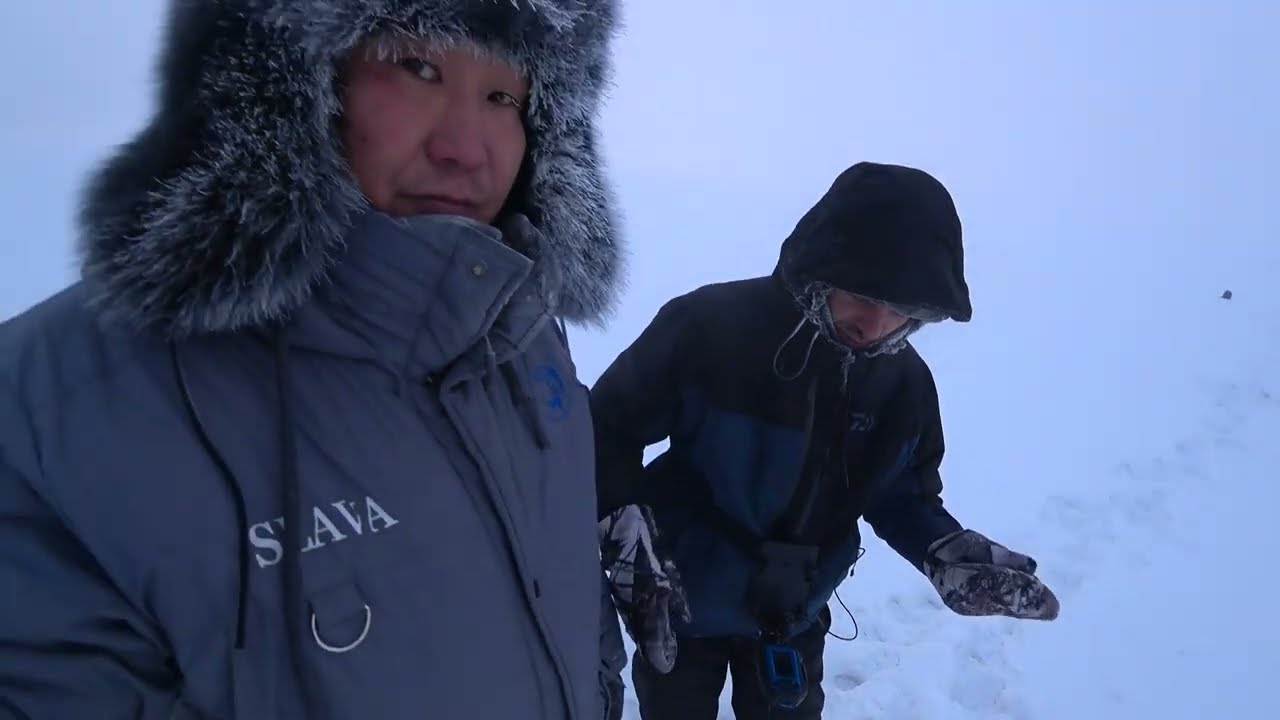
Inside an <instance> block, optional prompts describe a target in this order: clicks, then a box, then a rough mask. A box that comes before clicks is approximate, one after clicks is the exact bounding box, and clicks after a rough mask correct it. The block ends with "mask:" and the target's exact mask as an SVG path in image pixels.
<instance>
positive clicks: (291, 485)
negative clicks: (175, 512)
mask: <svg viewBox="0 0 1280 720" xmlns="http://www.w3.org/2000/svg"><path fill="white" fill-rule="evenodd" d="M274 349H275V374H276V387H277V390H278V402H279V428H278V435H279V441H280V475H281V480H282V483H283V486H284V492H283V501H284V508H283V514H284V522H285V531H284V537H283V538H282V539H281V540H282V542H281V545H282V547H283V553H282V562H283V564H284V565H285V577H284V587H285V607H286V608H295V607H299V606H300V605H301V603H302V567H301V564H300V563H299V562H298V559H297V558H298V555H297V554H298V553H300V552H301V550H302V548H301V545H300V542H299V541H292V542H291V541H290V539H291V538H297V537H298V533H299V530H300V528H301V527H302V525H301V523H300V522H299V520H298V487H299V473H298V453H297V436H296V434H295V431H294V428H295V426H294V417H295V416H294V410H293V397H292V394H293V387H292V383H291V380H292V376H291V374H290V373H289V366H288V354H289V345H288V340H287V339H286V338H285V336H284V332H283V331H277V333H276V336H275V348H274ZM169 357H170V360H171V361H172V364H173V370H174V374H175V376H176V379H177V383H178V392H179V394H180V395H181V396H182V404H183V407H184V409H185V410H186V413H187V416H188V418H189V419H190V421H191V424H192V426H193V428H194V429H195V433H196V437H197V439H198V440H199V442H200V445H201V447H202V448H203V449H204V451H205V453H206V454H207V455H208V456H209V458H211V459H212V460H213V463H214V465H215V467H216V468H217V471H218V475H219V476H221V477H222V479H223V482H224V483H225V484H226V486H227V489H228V490H229V491H230V493H231V498H232V503H233V504H234V506H235V514H236V526H237V527H236V529H237V558H236V559H237V573H236V583H237V588H236V625H235V639H234V644H233V647H234V649H235V650H243V649H244V648H245V645H246V635H247V624H248V621H247V615H248V607H249V555H250V554H251V550H250V548H249V518H248V507H247V504H246V502H245V498H244V491H243V490H241V487H240V483H239V481H237V479H236V476H235V473H234V472H233V471H232V469H231V464H230V463H229V462H227V458H226V456H225V455H223V453H222V452H221V451H220V450H219V449H218V446H217V445H216V444H215V443H214V442H213V439H212V438H211V437H210V436H209V432H208V430H207V426H206V424H205V422H204V418H203V417H202V416H201V414H200V410H199V407H198V406H197V404H196V402H195V396H194V393H192V390H191V382H190V379H189V376H188V375H187V371H186V368H185V366H184V365H183V363H182V357H181V354H180V352H179V350H178V344H177V342H172V341H171V342H170V343H169ZM286 612H287V613H288V614H289V616H288V617H287V618H286V623H285V624H286V628H287V632H288V637H289V646H290V648H291V651H290V658H291V660H292V662H293V667H294V671H295V672H296V673H297V678H298V682H299V683H300V684H301V686H302V688H303V689H304V691H303V692H302V693H301V695H302V697H303V702H304V704H305V705H306V706H307V707H306V710H307V716H308V717H321V715H320V714H319V713H317V712H316V710H317V708H315V707H313V706H312V705H313V703H314V699H313V698H312V695H311V694H310V693H308V692H306V691H305V688H306V686H307V684H306V682H305V679H304V678H305V670H304V666H303V663H302V658H301V652H302V646H303V645H302V641H303V637H302V629H303V618H304V617H305V615H306V613H297V614H294V613H291V612H289V611H288V610H286Z"/></svg>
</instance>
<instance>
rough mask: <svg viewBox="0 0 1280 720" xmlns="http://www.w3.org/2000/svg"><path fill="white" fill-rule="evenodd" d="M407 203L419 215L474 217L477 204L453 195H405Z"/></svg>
mask: <svg viewBox="0 0 1280 720" xmlns="http://www.w3.org/2000/svg"><path fill="white" fill-rule="evenodd" d="M404 199H405V203H406V204H407V205H409V206H410V208H411V209H412V211H413V213H414V214H417V215H462V216H465V217H473V216H474V215H475V214H476V211H477V207H478V206H477V204H476V203H475V202H473V201H471V200H468V199H466V198H462V197H457V196H453V195H439V194H428V195H405V196H404Z"/></svg>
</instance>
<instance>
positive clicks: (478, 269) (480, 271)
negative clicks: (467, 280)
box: [471, 262, 488, 277]
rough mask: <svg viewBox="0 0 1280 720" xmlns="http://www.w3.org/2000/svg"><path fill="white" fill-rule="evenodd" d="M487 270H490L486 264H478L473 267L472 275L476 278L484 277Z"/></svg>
mask: <svg viewBox="0 0 1280 720" xmlns="http://www.w3.org/2000/svg"><path fill="white" fill-rule="evenodd" d="M487 269H488V268H486V267H485V265H484V263H482V262H478V263H476V264H475V265H472V266H471V274H472V275H475V276H476V277H482V276H483V275H484V273H485V270H487Z"/></svg>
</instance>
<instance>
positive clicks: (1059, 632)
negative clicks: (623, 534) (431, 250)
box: [0, 0, 1280, 720]
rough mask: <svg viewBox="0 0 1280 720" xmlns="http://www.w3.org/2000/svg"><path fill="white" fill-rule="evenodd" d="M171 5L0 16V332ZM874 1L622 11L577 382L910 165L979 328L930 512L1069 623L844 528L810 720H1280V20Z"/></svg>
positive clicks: (73, 6)
mask: <svg viewBox="0 0 1280 720" xmlns="http://www.w3.org/2000/svg"><path fill="white" fill-rule="evenodd" d="M163 4H164V3H163V2H161V1H160V0H137V1H136V2H131V3H129V4H128V9H127V10H124V9H123V6H122V5H120V4H118V3H90V2H84V1H83V0H47V1H46V2H43V3H39V4H30V3H8V4H5V5H3V6H0V27H5V28H8V29H9V30H10V36H9V38H8V42H7V43H3V44H0V58H2V59H3V61H4V64H5V66H6V67H9V68H20V69H21V71H15V72H13V73H10V76H9V80H8V81H7V82H6V85H5V88H4V89H3V90H0V157H3V158H4V161H5V163H4V165H3V166H2V167H0V211H2V212H3V217H4V218H5V220H6V232H5V233H4V234H3V235H0V260H2V261H3V262H0V317H3V316H8V315H10V314H12V313H14V312H17V311H19V310H20V309H22V308H23V307H25V306H26V305H27V304H29V303H31V302H33V301H35V300H36V299H38V298H39V297H41V296H43V295H44V294H47V293H49V292H52V291H53V290H55V289H56V288H58V287H59V286H61V285H62V284H63V283H64V282H66V281H67V280H68V279H70V278H71V277H72V270H73V266H72V260H71V248H72V238H71V227H72V223H71V213H72V212H73V211H74V202H75V194H74V193H75V191H76V189H77V185H78V183H79V182H80V178H81V174H82V173H83V171H84V170H85V169H86V168H87V167H88V166H89V164H90V163H92V162H94V161H95V160H96V159H97V158H99V157H101V156H102V155H103V154H104V153H105V152H106V151H107V149H108V148H109V146H110V145H111V144H113V143H116V142H120V141H122V140H124V139H125V138H126V137H127V134H128V133H129V132H130V131H132V130H133V129H134V128H135V127H136V125H137V124H138V123H139V122H141V121H142V119H143V118H144V117H145V115H146V112H147V109H148V106H149V103H150V85H149V82H150V81H149V77H148V74H147V73H148V71H149V67H150V63H151V54H152V52H153V51H154V48H155V36H154V31H155V29H156V27H157V25H158V22H159V14H158V13H159V9H160V8H161V7H162V6H163ZM872 5H873V4H870V3H857V2H849V0H827V1H825V2H819V1H818V0H806V2H797V3H763V2H747V1H745V0H734V2H733V3H731V4H728V3H724V2H715V1H710V2H703V3H685V2H679V1H678V0H644V2H632V3H630V8H629V10H628V12H627V21H628V23H627V24H628V34H627V36H626V37H625V38H624V39H623V41H622V42H621V44H620V46H619V72H618V77H617V88H616V90H615V92H614V98H613V101H612V105H611V108H610V111H609V113H608V116H607V118H606V137H605V140H604V142H605V146H606V149H607V150H608V152H609V154H610V157H611V164H612V166H613V169H614V171H615V173H616V176H617V177H618V179H619V183H620V193H621V199H622V203H623V206H624V210H625V211H626V214H627V225H628V228H629V230H630V233H631V240H632V243H633V254H632V258H631V261H632V262H631V277H630V284H631V287H630V292H629V294H628V295H627V297H626V299H625V302H624V303H623V305H622V307H621V308H620V312H619V314H618V317H617V318H616V321H615V322H614V324H613V326H612V327H611V328H609V330H608V331H607V332H604V333H596V332H585V331H576V332H574V334H573V338H572V339H573V342H574V349H575V354H576V356H577V358H578V364H579V368H580V370H581V372H582V376H583V379H584V380H585V381H587V382H590V381H591V380H593V379H594V378H595V376H596V375H597V374H598V373H599V372H600V371H601V370H602V369H603V368H604V366H605V365H607V364H608V362H609V361H610V360H612V358H613V357H614V356H615V355H616V354H617V353H618V352H619V351H620V350H621V349H622V348H623V347H625V346H626V344H627V343H628V342H630V340H631V339H633V338H634V337H635V335H636V334H638V333H639V332H640V330H641V329H642V328H643V326H644V324H645V323H646V322H647V321H648V320H649V319H650V318H651V317H652V314H653V313H654V311H656V309H657V307H658V306H659V305H660V304H661V303H662V302H664V301H665V300H666V299H668V298H670V297H671V296H673V295H675V294H678V293H681V292H684V291H687V290H689V289H691V288H693V287H695V286H697V285H699V284H701V283H705V282H712V281H717V280H726V279H733V278H737V277H743V276H747V275H754V274H760V273H765V272H768V271H769V269H770V268H771V267H772V264H773V262H774V259H775V258H776V250H777V245H778V243H779V242H780V241H781V239H782V237H784V236H785V234H786V233H787V232H788V231H789V230H790V228H791V226H792V225H793V224H794V222H795V220H796V219H797V218H798V217H799V215H800V213H802V212H803V211H804V210H805V209H807V207H808V205H809V203H811V202H812V201H813V200H814V199H816V197H817V196H818V195H819V194H820V193H821V192H822V191H823V190H824V189H825V188H826V186H827V184H828V183H829V182H830V180H831V179H832V177H834V175H835V173H836V172H838V171H839V170H840V169H842V168H843V167H844V166H846V165H847V164H849V163H851V162H853V161H856V160H858V159H863V158H867V159H875V160H881V161H889V162H904V163H909V164H918V165H920V166H923V167H925V168H927V169H929V170H931V171H933V172H935V173H936V174H938V175H939V177H941V178H942V179H943V180H944V181H945V182H947V183H948V185H949V186H950V187H951V189H952V191H953V193H954V194H955V196H956V199H957V202H958V204H959V206H960V210H961V214H962V217H963V218H964V220H965V231H966V240H967V257H966V259H967V261H968V271H969V277H970V284H971V287H972V291H973V302H974V308H975V315H974V321H973V322H972V323H970V324H969V325H967V326H943V327H936V328H930V329H929V330H928V331H927V332H926V333H924V334H923V335H921V336H920V337H919V340H918V343H917V344H918V346H919V347H920V348H921V350H922V352H923V353H924V355H925V357H926V358H927V359H928V360H929V362H930V364H931V366H932V367H933V369H934V372H935V375H936V377H937V381H938V385H939V391H940V393H941V400H942V410H943V420H944V425H945V429H946V434H947V442H948V452H947V459H946V462H945V464H944V467H943V472H944V482H945V483H946V498H947V502H948V505H949V506H950V507H951V508H952V510H953V512H954V513H955V514H956V515H957V516H958V517H959V518H960V519H961V521H962V522H964V523H966V524H968V525H970V526H972V527H974V528H976V529H979V530H981V531H983V532H985V533H987V534H989V535H991V536H992V537H993V538H995V539H997V540H999V541H1002V542H1005V543H1006V544H1009V545H1010V546H1012V547H1014V548H1016V549H1019V550H1023V551H1025V552H1028V553H1030V554H1032V555H1033V556H1035V557H1036V558H1037V560H1038V561H1039V562H1040V565H1041V568H1042V571H1041V573H1042V575H1043V577H1044V578H1045V579H1046V580H1047V581H1048V582H1049V583H1050V584H1051V585H1052V586H1053V587H1054V588H1055V590H1057V592H1058V593H1059V595H1060V597H1061V600H1062V604H1063V610H1062V616H1061V618H1060V619H1059V620H1058V621H1057V622H1054V623H1047V624H1045V623H1040V624H1031V623H1017V622H1014V621H1009V620H1002V619H970V618H961V617H957V616H954V615H952V614H950V613H949V612H948V611H946V610H945V609H944V608H943V607H942V606H941V604H940V603H939V602H938V601H937V599H936V597H935V595H934V594H933V591H932V590H931V589H930V588H929V587H928V586H927V584H926V583H925V582H924V581H923V579H922V578H921V576H920V575H919V573H917V572H916V571H915V570H913V569H912V568H910V567H907V566H906V564H905V563H903V562H902V561H901V559H900V558H898V557H897V556H896V555H894V554H893V553H892V551H890V550H889V549H888V548H887V547H886V546H885V545H884V544H883V543H881V542H880V541H879V540H878V539H877V538H875V537H874V535H873V534H872V533H871V532H870V531H869V530H868V531H867V532H865V533H864V535H865V536H866V542H865V544H866V546H867V555H866V557H865V558H864V559H863V560H862V561H861V562H860V563H859V565H858V568H857V574H856V576H855V577H854V578H851V579H850V580H848V581H847V582H846V583H845V584H844V586H843V587H842V588H841V591H840V592H841V596H842V597H843V599H844V601H845V602H846V603H847V604H848V606H849V609H850V610H851V611H852V612H853V614H854V615H855V616H856V618H857V621H858V625H859V628H860V634H859V637H858V638H857V639H856V640H854V641H853V642H849V643H843V642H839V641H837V640H834V639H831V638H829V646H828V647H829V650H828V655H827V657H828V663H827V678H828V679H827V682H826V687H827V692H828V695H829V698H830V700H829V705H828V707H829V708H830V712H828V713H827V717H829V718H839V719H841V720H845V719H862V718H867V719H870V718H890V719H891V720H916V719H919V720H951V719H958V720H968V719H971V718H973V719H976V718H1011V719H1013V720H1058V719H1062V720H1077V719H1078V718H1091V719H1092V720H1134V719H1138V718H1160V719H1161V720H1181V719H1182V718H1186V719H1187V720H1191V719H1192V718H1196V719H1197V720H1199V719H1200V718H1205V717H1223V718H1231V719H1232V720H1254V719H1257V720H1273V719H1274V718H1280V698H1278V697H1277V695H1276V694H1275V693H1274V692H1273V691H1272V687H1271V685H1272V683H1271V682H1270V681H1271V676H1272V675H1273V672H1274V671H1273V670H1272V669H1273V668H1275V667H1280V621H1277V620H1276V619H1275V618H1274V613H1273V612H1272V611H1271V608H1270V605H1271V604H1272V602H1274V600H1273V598H1275V597H1276V596H1277V594H1278V593H1280V581H1278V580H1277V574H1276V572H1275V571H1274V569H1273V568H1272V566H1273V564H1274V562H1275V558H1277V557H1280V540H1277V538H1276V535H1275V534H1274V533H1273V532H1272V530H1271V527H1272V524H1273V522H1272V519H1273V518H1274V517H1275V515H1276V507H1277V504H1278V503H1280V490H1277V488H1276V479H1277V471H1276V468H1277V466H1278V465H1280V443H1277V442H1276V440H1275V438H1276V436H1277V434H1278V433H1280V312H1278V311H1280V287H1278V283H1277V281H1278V280H1280V216H1277V214H1276V213H1275V212H1274V210H1273V209H1272V205H1273V203H1274V196H1275V195H1276V191H1277V190H1280V181H1277V180H1276V178H1275V176H1274V175H1273V174H1272V173H1273V172H1274V168H1276V167H1280V144H1278V143H1277V140H1276V138H1275V128H1277V127H1280V89H1278V87H1277V85H1276V83H1275V82H1274V71H1272V70H1269V68H1275V67H1280V58H1278V57H1277V52H1276V51H1275V50H1274V41H1273V39H1272V37H1271V35H1272V34H1273V31H1274V28H1275V27H1280V7H1277V6H1276V5H1275V4H1273V3H1271V4H1269V3H1265V2H1248V1H1247V0H1236V1H1235V2H1232V3H1221V4H1216V6H1215V4H1212V3H1190V2H1170V3H1160V4H1158V5H1159V8H1160V10H1159V11H1156V10H1153V8H1154V7H1155V5H1153V4H1147V3H1129V4H1118V3H1117V4H1112V3H1104V2H1101V0H1090V1H1084V2H1078V3H1020V4H1016V5H1015V4H1011V3H966V4H964V5H963V6H962V5H961V4H960V3H954V2H950V1H945V2H944V1H942V0H935V1H933V2H924V1H922V2H896V3H880V4H874V5H876V7H872ZM1116 5H1124V7H1115V6H1116ZM880 6H884V7H880ZM726 8H731V9H732V11H731V12H726ZM27 27H36V28H40V27H53V28H57V31H58V33H59V35H58V37H59V41H58V42H57V43H56V47H55V48H54V49H53V50H51V49H50V46H49V44H48V38H47V35H43V34H41V33H40V32H23V31H22V29H23V28H27ZM1228 288H1229V289H1231V290H1233V291H1234V298H1233V299H1232V300H1230V301H1227V300H1222V299H1220V298H1219V295H1220V294H1221V292H1222V291H1223V290H1224V289H1228ZM833 614H834V617H835V627H834V631H835V632H837V633H839V634H842V635H846V636H847V635H849V634H850V633H851V631H852V630H853V624H852V622H851V621H850V620H849V618H848V617H847V616H845V615H844V612H843V610H842V609H841V608H840V606H839V604H838V603H834V602H833ZM724 708H725V712H724V713H723V714H722V716H723V717H730V715H729V714H728V694H727V691H726V695H725V700H724ZM628 712H629V714H628V717H629V718H632V719H634V718H637V717H638V714H637V713H636V711H635V706H634V700H633V699H632V704H631V707H630V708H629V711H628Z"/></svg>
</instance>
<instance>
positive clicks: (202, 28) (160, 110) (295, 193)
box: [78, 0, 623, 337]
mask: <svg viewBox="0 0 1280 720" xmlns="http://www.w3.org/2000/svg"><path fill="white" fill-rule="evenodd" d="M618 14H619V8H618V0H201V1H200V2H192V1H191V0H170V11H169V17H168V24H167V31H166V36H165V41H164V49H163V53H162V55H161V57H160V61H159V66H158V72H159V85H160V91H159V96H158V98H157V109H156V114H155V116H154V118H153V119H152V120H151V122H150V123H149V124H148V125H147V127H146V128H144V129H143V130H142V131H141V132H140V133H139V134H138V136H137V137H135V138H134V139H133V140H132V141H131V142H129V143H127V144H126V145H124V146H123V147H122V148H121V149H120V150H119V151H118V152H117V153H116V154H115V155H114V156H113V157H111V158H110V159H109V160H108V161H107V162H106V163H105V164H104V166H103V167H102V168H100V169H99V170H98V171H97V172H95V173H94V174H93V176H92V177H91V179H90V181H89V183H88V185H87V187H86V189H85V195H84V199H83V204H82V207H81V211H80V216H79V223H80V237H79V241H78V249H79V252H80V256H81V264H82V274H83V276H84V279H85V281H86V283H87V284H88V285H89V286H90V287H91V291H92V294H93V296H94V298H95V301H96V303H97V304H98V305H99V306H100V307H101V308H102V309H103V311H104V312H106V313H108V314H109V315H111V316H113V317H115V318H118V319H120V320H123V321H125V322H127V323H128V324H130V325H132V326H135V327H145V328H149V329H153V330H158V331H160V332H163V333H165V334H166V335H169V336H175V337H177V336H187V335H193V334H202V333H211V332H225V331H236V330H242V329H250V328H255V327H261V326H264V325H266V324H270V323H273V322H276V321H278V320H281V319H282V318H284V317H285V316H287V315H288V314H289V313H290V312H291V311H292V310H294V309H295V308H297V307H298V306H299V305H300V304H302V303H303V302H305V301H306V300H307V299H308V298H309V297H310V295H311V293H312V291H313V290H314V288H315V287H316V286H317V284H318V283H320V282H321V281H323V280H324V278H325V276H326V274H327V272H328V270H329V268H330V265H331V263H332V262H333V261H334V259H335V258H336V257H337V256H338V254H339V251H340V250H341V249H342V247H343V242H344V238H345V236H346V233H347V230H348V228H349V227H350V225H351V223H352V221H353V219H354V218H355V217H357V216H358V215H359V214H361V213H363V212H365V211H367V210H368V206H367V201H366V200H365V198H364V197H363V195H362V194H361V193H360V191H359V189H358V188H357V187H356V185H355V182H354V180H353V179H352V176H351V174H350V172H349V170H348V169H347V166H346V163H345V160H344V158H343V151H342V148H341V144H340V140H339V138H338V135H337V133H336V132H335V129H334V118H335V116H336V115H337V114H338V113H339V112H340V100H339V97H338V94H337V93H338V89H337V83H336V75H337V72H338V62H337V61H338V59H339V58H340V57H342V56H343V55H345V54H346V53H347V52H348V51H349V50H351V49H352V48H353V47H355V46H356V45H357V43H358V42H359V41H361V40H362V39H363V38H365V37H366V36H369V35H371V34H375V33H386V32H403V33H407V34H410V35H413V36H417V37H423V38H426V39H428V40H436V41H444V42H450V41H456V40H468V41H471V42H475V43H477V44H479V45H480V46H483V47H487V48H491V49H493V50H495V51H497V52H498V53H500V54H502V55H503V56H505V57H507V58H509V59H511V60H512V61H513V62H514V63H515V64H516V65H517V66H518V67H521V68H522V69H524V70H525V71H526V72H527V73H528V74H529V76H530V80H531V93H530V98H529V103H528V117H527V126H528V129H529V141H530V142H529V153H528V157H527V158H526V160H525V162H526V163H527V166H526V168H525V171H524V173H523V175H525V176H526V177H527V178H528V180H527V183H524V184H523V186H522V187H523V191H522V192H521V193H520V194H519V196H517V197H514V198H513V203H512V205H513V206H512V209H513V210H516V211H519V212H523V213H525V214H526V215H528V216H529V217H530V218H531V219H532V220H533V222H534V223H535V224H536V226H537V227H538V228H539V229H540V230H541V231H542V233H543V234H544V235H545V247H544V248H543V249H542V252H541V255H540V256H539V257H538V258H536V260H537V262H538V263H539V264H548V263H550V264H553V265H554V267H551V268H546V270H547V271H549V272H550V273H554V274H555V275H556V276H558V277H559V278H560V279H561V282H562V286H561V288H560V293H559V297H560V306H559V307H558V308H556V309H555V312H556V314H558V315H560V316H562V317H564V318H566V319H567V320H570V321H573V322H579V323H586V324H594V325H602V324H603V323H604V321H605V320H606V319H607V317H608V316H609V315H610V313H611V312H612V309H613V305H614V303H615V302H616V296H617V295H618V293H619V291H620V286H621V284H622V279H621V276H622V272H623V254H622V248H621V239H620V237H619V227H618V225H619V219H618V211H617V209H616V207H615V200H614V194H613V190H612V188H611V186H610V184H609V183H608V182H607V180H606V178H605V176H604V170H603V160H602V158H601V157H600V153H599V148H598V145H599V141H598V139H597V130H596V124H595V123H596V114H597V112H598V110H599V106H600V101H601V98H602V94H603V92H604V90H605V88H606V86H607V84H608V83H609V81H610V77H611V61H610V58H609V43H610V41H611V40H612V36H613V34H614V32H615V31H616V26H617V23H618V20H619V18H618Z"/></svg>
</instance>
